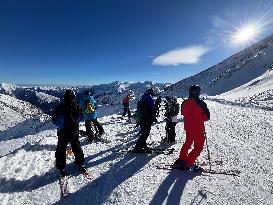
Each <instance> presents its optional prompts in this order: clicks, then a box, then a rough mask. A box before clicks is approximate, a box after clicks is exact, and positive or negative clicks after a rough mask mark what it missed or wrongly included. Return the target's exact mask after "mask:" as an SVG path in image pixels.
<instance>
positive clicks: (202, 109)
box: [175, 85, 210, 171]
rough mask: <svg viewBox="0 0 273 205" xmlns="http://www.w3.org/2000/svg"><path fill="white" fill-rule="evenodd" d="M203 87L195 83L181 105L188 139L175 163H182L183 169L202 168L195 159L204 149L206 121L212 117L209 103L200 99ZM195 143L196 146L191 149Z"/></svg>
mask: <svg viewBox="0 0 273 205" xmlns="http://www.w3.org/2000/svg"><path fill="white" fill-rule="evenodd" d="M200 92H201V88H200V87H199V86H198V85H193V86H191V87H190V89H189V98H188V99H187V100H185V101H184V102H183V103H182V105H181V114H182V115H183V116H184V129H185V131H186V141H185V142H184V144H183V146H182V148H181V150H180V155H179V158H178V159H177V160H176V161H175V164H180V165H181V166H182V168H183V169H190V170H193V171H195V170H202V168H201V167H198V166H197V165H195V164H194V163H195V160H196V159H197V158H198V156H199V155H200V153H201V152H202V150H203V146H204V142H205V139H206V135H205V126H204V122H205V121H207V120H209V119H210V112H209V109H208V108H207V104H206V103H205V102H204V101H203V100H200V99H199V96H200ZM192 144H194V148H193V149H192V150H191V152H190V153H189V150H190V149H191V147H192Z"/></svg>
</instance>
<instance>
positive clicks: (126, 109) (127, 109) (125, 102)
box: [122, 94, 132, 121]
mask: <svg viewBox="0 0 273 205" xmlns="http://www.w3.org/2000/svg"><path fill="white" fill-rule="evenodd" d="M130 99H131V96H130V95H129V94H128V95H127V96H126V97H125V98H124V99H123V101H122V105H123V110H124V112H123V114H122V117H125V115H126V113H127V112H128V120H129V121H131V117H132V116H131V111H130V105H129V103H130Z"/></svg>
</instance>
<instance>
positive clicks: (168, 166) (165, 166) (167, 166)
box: [155, 164, 240, 176]
mask: <svg viewBox="0 0 273 205" xmlns="http://www.w3.org/2000/svg"><path fill="white" fill-rule="evenodd" d="M155 166H156V168H158V169H165V170H174V169H179V170H181V171H184V172H201V173H209V174H222V175H230V176H239V174H240V171H239V170H211V169H204V168H202V170H187V169H184V168H183V166H181V165H179V164H155Z"/></svg>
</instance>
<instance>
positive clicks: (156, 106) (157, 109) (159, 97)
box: [155, 96, 162, 117]
mask: <svg viewBox="0 0 273 205" xmlns="http://www.w3.org/2000/svg"><path fill="white" fill-rule="evenodd" d="M161 101H162V99H161V96H158V97H157V98H156V100H155V110H156V116H157V117H158V116H159V108H160V103H161Z"/></svg>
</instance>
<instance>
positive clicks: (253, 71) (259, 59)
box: [166, 35, 273, 97]
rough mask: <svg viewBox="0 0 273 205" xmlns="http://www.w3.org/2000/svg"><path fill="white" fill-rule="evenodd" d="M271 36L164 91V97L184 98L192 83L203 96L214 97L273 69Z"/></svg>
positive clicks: (272, 40)
mask: <svg viewBox="0 0 273 205" xmlns="http://www.w3.org/2000/svg"><path fill="white" fill-rule="evenodd" d="M272 56H273V35H272V36H269V37H267V38H265V39H264V40H262V41H260V42H258V43H256V44H254V45H252V46H250V47H248V48H246V49H244V50H243V51H241V52H239V53H236V54H234V55H232V56H231V57H229V58H227V59H225V60H223V61H222V62H220V63H219V64H217V65H215V66H212V67H210V68H208V69H206V70H204V71H202V72H200V73H198V74H196V75H194V76H192V77H189V78H186V79H183V80H181V81H179V82H177V83H175V84H173V85H171V86H169V87H167V89H166V93H167V94H168V95H177V96H181V97H186V96H187V95H188V89H189V87H190V86H191V85H193V84H198V85H200V86H201V87H202V92H203V93H206V94H207V95H218V94H221V93H224V92H227V91H230V90H232V89H234V88H237V87H239V86H241V85H244V84H245V83H248V82H249V81H251V80H253V79H255V78H257V77H259V76H260V75H262V74H264V73H265V72H267V71H269V70H271V69H272V66H273V58H272Z"/></svg>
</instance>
